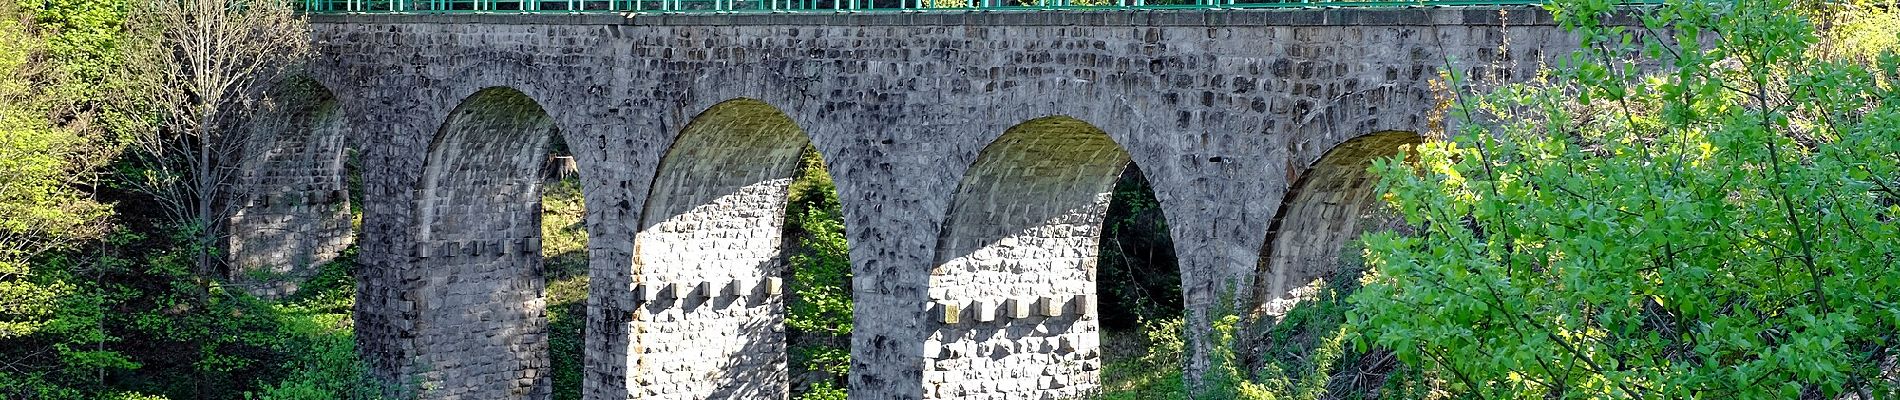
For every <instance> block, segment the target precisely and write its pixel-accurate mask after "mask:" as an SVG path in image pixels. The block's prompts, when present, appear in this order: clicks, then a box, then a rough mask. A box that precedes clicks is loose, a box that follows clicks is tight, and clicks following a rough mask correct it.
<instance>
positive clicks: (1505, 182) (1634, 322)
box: [1351, 0, 1900, 398]
mask: <svg viewBox="0 0 1900 400" xmlns="http://www.w3.org/2000/svg"><path fill="white" fill-rule="evenodd" d="M1610 3H1611V2H1607V1H1596V0H1592V1H1565V2H1560V3H1559V4H1557V5H1554V6H1553V10H1554V12H1555V14H1556V17H1557V19H1558V21H1560V22H1561V23H1562V24H1563V25H1564V26H1565V27H1567V28H1571V29H1573V30H1574V31H1575V32H1576V33H1577V34H1579V37H1581V38H1583V41H1582V43H1583V45H1584V47H1585V49H1584V50H1582V51H1580V52H1579V53H1577V54H1576V55H1574V56H1572V57H1571V58H1569V59H1568V60H1566V62H1565V64H1564V65H1563V67H1562V68H1560V69H1558V70H1556V71H1553V73H1554V74H1553V75H1551V76H1550V77H1549V79H1548V80H1545V81H1541V82H1534V83H1531V84H1523V85H1510V86H1504V87H1503V88H1502V89H1500V90H1497V91H1494V92H1491V93H1488V94H1482V95H1461V96H1460V98H1459V99H1458V100H1457V101H1455V104H1454V105H1453V108H1452V111H1453V115H1452V117H1453V119H1454V120H1455V121H1458V122H1460V123H1461V128H1459V129H1457V131H1456V133H1454V134H1452V135H1451V138H1450V139H1449V140H1441V141H1433V142H1428V143H1425V144H1423V145H1420V146H1418V147H1417V148H1416V149H1415V150H1416V155H1417V157H1418V160H1419V162H1418V164H1417V165H1416V166H1412V165H1407V164H1404V163H1403V162H1400V161H1399V160H1385V161H1382V162H1379V163H1378V164H1377V165H1376V166H1375V167H1374V170H1375V171H1376V172H1378V173H1379V174H1380V175H1381V176H1382V182H1381V185H1382V186H1381V187H1382V188H1383V189H1384V190H1385V191H1386V192H1385V193H1386V194H1385V195H1386V199H1387V200H1388V201H1389V202H1390V203H1391V204H1392V205H1393V206H1394V209H1396V210H1398V211H1399V212H1401V213H1403V214H1404V216H1405V218H1406V220H1407V221H1408V222H1409V223H1410V224H1412V225H1415V226H1417V227H1419V228H1420V229H1419V230H1418V231H1417V233H1415V234H1410V235H1402V234H1397V233H1389V232H1388V233H1380V234H1372V235H1368V236H1366V238H1365V240H1366V242H1367V244H1368V246H1369V248H1368V260H1369V262H1370V263H1371V265H1372V266H1373V267H1375V268H1376V273H1375V275H1374V276H1372V277H1371V278H1369V282H1368V283H1367V285H1366V286H1365V287H1364V288H1363V289H1362V290H1361V291H1360V292H1359V293H1358V294H1356V295H1355V296H1353V299H1352V300H1353V303H1354V305H1355V307H1356V309H1355V311H1354V312H1353V313H1352V315H1351V323H1352V324H1354V325H1356V326H1358V327H1360V329H1362V330H1363V331H1364V332H1365V333H1366V337H1365V338H1364V339H1363V340H1361V341H1359V342H1358V345H1359V346H1367V345H1373V344H1376V345H1379V346H1384V347H1388V348H1390V349H1392V350H1393V351H1394V352H1395V353H1396V354H1397V355H1398V356H1399V357H1400V359H1402V360H1404V361H1405V362H1407V363H1409V364H1413V365H1422V366H1424V367H1425V368H1426V369H1428V370H1430V372H1431V373H1432V374H1434V375H1436V376H1442V377H1445V379H1447V380H1449V382H1447V385H1448V386H1447V387H1449V388H1450V389H1452V390H1454V391H1458V392H1462V393H1463V394H1465V395H1466V396H1469V397H1476V398H1528V397H1547V398H1729V397H1734V398H1845V397H1852V398H1882V397H1892V396H1894V395H1895V394H1896V384H1897V383H1896V381H1895V380H1894V378H1893V376H1892V375H1891V373H1892V371H1893V370H1894V369H1893V368H1894V366H1893V365H1892V364H1891V363H1892V361H1891V360H1893V359H1894V356H1895V352H1896V351H1900V265H1897V264H1896V262H1897V261H1896V259H1900V191H1897V190H1900V56H1895V55H1894V54H1893V53H1892V49H1888V50H1887V51H1885V52H1884V53H1882V55H1879V56H1877V57H1871V58H1837V57H1827V56H1823V55H1822V54H1820V53H1819V52H1817V51H1816V49H1817V47H1814V45H1815V44H1816V43H1817V42H1819V41H1820V40H1821V39H1820V38H1821V37H1822V36H1820V35H1819V34H1817V32H1816V28H1815V25H1814V24H1813V23H1812V22H1811V19H1810V17H1809V16H1810V15H1813V14H1814V13H1811V12H1808V11H1805V10H1804V9H1802V8H1800V7H1797V6H1796V5H1795V4H1793V3H1792V2H1791V1H1789V0H1741V1H1726V0H1725V1H1703V0H1687V1H1672V2H1670V3H1668V4H1666V5H1663V6H1660V7H1659V8H1657V9H1655V10H1654V11H1652V12H1649V13H1646V14H1644V15H1642V16H1641V17H1640V23H1641V24H1640V25H1638V26H1612V25H1609V24H1606V23H1604V21H1605V20H1606V18H1607V16H1609V15H1612V14H1613V13H1616V12H1617V10H1616V9H1614V8H1612V7H1611V6H1610ZM1889 10H1891V8H1889ZM1888 12H1891V11H1888ZM1850 25H1851V24H1850ZM1823 33H1825V34H1827V35H1830V36H1833V35H1837V34H1838V32H1823ZM1889 34H1891V33H1889ZM1626 55H1640V57H1644V58H1647V59H1651V60H1660V61H1662V62H1661V63H1660V64H1661V65H1663V66H1664V68H1662V69H1661V70H1660V71H1657V72H1655V73H1648V74H1646V73H1642V71H1641V70H1640V69H1639V68H1638V67H1637V65H1638V63H1637V62H1634V61H1631V60H1626V59H1624V58H1623V56H1626ZM1873 60H1877V61H1873ZM1453 78H1454V80H1456V79H1457V78H1459V77H1453Z"/></svg>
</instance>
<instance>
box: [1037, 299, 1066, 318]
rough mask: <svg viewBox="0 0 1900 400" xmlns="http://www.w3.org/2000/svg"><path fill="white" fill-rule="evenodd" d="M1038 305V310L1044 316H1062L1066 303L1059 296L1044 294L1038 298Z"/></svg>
mask: <svg viewBox="0 0 1900 400" xmlns="http://www.w3.org/2000/svg"><path fill="white" fill-rule="evenodd" d="M1036 305H1037V307H1036V308H1037V310H1038V311H1039V312H1040V313H1041V314H1042V316H1044V317H1060V316H1062V310H1063V307H1062V306H1063V305H1065V303H1064V302H1063V301H1062V299H1061V298H1058V297H1053V296H1043V297H1041V298H1039V299H1037V303H1036Z"/></svg>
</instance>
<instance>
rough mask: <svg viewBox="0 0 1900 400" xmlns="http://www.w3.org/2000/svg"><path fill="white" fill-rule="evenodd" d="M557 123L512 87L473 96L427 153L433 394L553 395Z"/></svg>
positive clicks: (425, 257) (426, 263)
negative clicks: (550, 287)
mask: <svg viewBox="0 0 1900 400" xmlns="http://www.w3.org/2000/svg"><path fill="white" fill-rule="evenodd" d="M558 134H559V133H558V132H557V130H556V128H555V125H554V122H553V119H552V118H550V117H549V116H548V114H547V113H546V112H545V111H544V110H543V109H542V108H541V106H540V105H539V104H537V103H535V101H534V100H532V99H530V98H529V97H528V96H527V95H525V94H523V93H521V92H519V91H516V90H514V89H509V88H500V87H495V88H487V89H482V90H480V91H477V92H475V94H473V95H470V96H469V97H468V98H467V99H465V100H463V102H462V103H461V104H460V105H458V106H457V107H456V108H455V110H454V111H452V112H451V113H450V114H449V117H448V119H447V120H446V121H445V122H444V123H443V125H442V128H441V129H440V130H439V131H438V132H437V133H436V134H435V137H434V139H433V141H432V142H431V143H430V145H429V154H428V158H427V160H426V161H425V164H424V169H423V174H422V176H421V179H420V180H419V182H418V183H417V188H416V193H415V204H416V209H415V214H414V215H415V221H416V225H415V232H414V234H413V236H412V237H413V238H414V240H415V243H414V245H415V249H414V250H413V254H412V255H413V256H414V259H415V260H416V261H415V264H416V265H415V266H414V267H413V268H416V269H417V271H418V272H419V273H418V275H419V279H420V280H421V284H420V287H419V288H418V289H417V291H418V294H417V295H416V296H415V300H414V301H415V303H416V304H415V309H416V310H418V314H419V315H418V316H417V322H416V324H417V327H416V331H418V332H421V333H420V334H419V337H418V338H416V341H417V343H416V347H417V357H416V360H415V363H416V364H417V365H416V366H415V367H416V370H418V371H420V372H419V373H420V375H421V376H420V377H419V378H420V379H419V380H420V381H421V382H420V385H421V386H422V387H424V388H429V387H434V388H436V389H435V390H433V391H430V392H428V394H429V395H430V396H431V397H442V398H457V397H474V398H497V399H503V398H546V397H547V396H548V393H549V392H550V379H549V376H550V374H549V373H548V372H550V371H549V360H548V329H547V318H546V299H545V298H544V297H542V292H543V288H544V285H545V280H544V279H545V276H544V259H543V257H542V251H543V242H542V239H543V238H542V220H541V218H542V193H541V190H542V184H543V180H542V179H541V176H542V175H541V171H542V168H543V166H544V165H545V164H546V161H547V152H548V148H549V144H550V143H551V142H553V141H554V139H553V138H554V137H555V136H556V135H558Z"/></svg>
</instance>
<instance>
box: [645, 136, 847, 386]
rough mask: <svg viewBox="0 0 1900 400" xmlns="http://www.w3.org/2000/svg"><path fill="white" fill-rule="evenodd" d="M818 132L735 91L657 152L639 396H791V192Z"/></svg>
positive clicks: (649, 211)
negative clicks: (787, 291)
mask: <svg viewBox="0 0 1900 400" xmlns="http://www.w3.org/2000/svg"><path fill="white" fill-rule="evenodd" d="M809 143H810V141H809V140H808V139H807V138H806V137H805V134H804V133H803V131H801V130H800V129H799V128H798V126H797V125H796V124H795V123H793V122H792V120H791V119H790V118H788V117H786V116H785V114H784V113H782V112H779V110H778V109H776V108H773V107H772V106H771V105H768V104H766V103H763V102H760V101H757V100H751V99H737V100H730V101H726V102H723V103H719V104H718V105H714V106H713V107H712V108H710V109H708V110H706V111H705V112H704V113H701V114H700V115H699V116H697V117H695V118H694V119H693V121H692V122H691V123H689V124H687V125H686V128H685V129H684V130H683V131H682V132H681V133H680V136H679V138H678V139H677V141H675V142H674V144H673V147H672V149H671V150H669V151H668V152H667V154H666V156H665V158H664V159H662V160H661V162H660V169H659V172H658V174H657V176H655V178H654V181H653V188H652V191H651V192H650V195H649V197H648V199H647V202H646V211H645V212H644V213H643V214H642V217H641V219H642V221H641V224H640V231H639V233H638V234H637V236H636V237H635V239H634V260H633V268H634V274H633V276H634V278H633V282H634V285H635V287H633V288H631V289H632V290H633V291H634V293H635V301H636V303H638V304H637V306H636V311H635V312H634V315H633V321H632V326H630V327H629V331H630V332H633V333H632V335H633V336H634V337H632V338H629V340H632V341H633V345H632V346H629V356H628V357H629V358H630V359H629V360H628V364H629V365H628V370H629V371H632V372H631V373H629V374H628V377H627V379H628V382H626V384H627V387H628V390H629V391H632V392H633V394H634V395H635V397H640V396H646V397H651V398H695V399H704V398H712V399H783V398H785V397H786V396H788V393H789V392H788V390H789V386H788V385H789V380H788V379H789V378H788V376H789V375H788V374H787V372H786V361H787V360H786V349H785V296H783V295H782V293H783V282H782V281H780V280H779V279H778V277H779V276H781V275H782V274H783V273H784V271H785V268H786V265H785V261H784V258H783V257H781V256H780V251H781V248H780V247H781V238H780V236H782V229H781V228H782V227H783V226H784V222H785V199H786V192H787V189H788V186H789V185H790V183H791V181H792V177H793V174H794V173H795V172H796V170H797V166H798V161H799V155H800V152H801V151H803V150H804V149H805V147H807V146H808V145H809Z"/></svg>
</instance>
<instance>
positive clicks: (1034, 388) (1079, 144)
mask: <svg viewBox="0 0 1900 400" xmlns="http://www.w3.org/2000/svg"><path fill="white" fill-rule="evenodd" d="M1129 163H1130V156H1129V154H1128V152H1127V151H1125V150H1123V149H1122V148H1121V146H1120V145H1119V144H1116V143H1115V141H1114V140H1113V139H1110V138H1109V136H1108V134H1107V133H1105V132H1103V131H1102V130H1101V129H1099V128H1096V127H1094V126H1092V125H1090V124H1088V123H1086V122H1083V121H1079V120H1076V119H1074V118H1069V117H1065V116H1054V117H1044V118H1038V119H1034V120H1030V121H1026V122H1023V123H1021V124H1018V125H1016V126H1014V127H1011V128H1009V129H1008V130H1006V131H1005V132H1004V133H1003V135H1002V136H1000V137H998V138H997V139H996V140H995V141H994V142H992V143H991V144H990V145H989V146H988V147H986V148H984V150H983V151H982V153H980V154H979V155H978V156H977V159H976V161H975V162H974V163H973V164H971V166H970V169H969V170H968V171H967V172H966V173H965V175H964V177H963V179H962V181H961V183H960V184H959V187H958V189H957V194H956V198H955V200H954V201H953V203H952V205H951V207H950V214H949V216H948V218H946V220H945V225H944V229H943V233H942V235H941V236H940V237H939V239H938V245H937V248H938V252H937V258H936V266H935V267H934V268H933V269H932V271H931V277H930V290H929V296H930V299H931V302H932V304H931V306H930V307H931V312H930V316H931V320H930V321H929V322H928V324H929V325H928V326H929V327H931V333H930V334H929V336H928V337H927V338H926V341H925V343H924V349H923V352H924V358H925V364H926V365H925V366H924V370H925V371H928V372H926V374H925V382H924V391H925V397H928V398H988V397H993V396H999V395H1013V394H1028V393H1041V394H1043V395H1044V396H1045V397H1047V396H1051V395H1052V396H1053V397H1055V398H1066V397H1074V396H1078V395H1081V394H1084V393H1088V392H1090V391H1093V390H1095V389H1096V388H1098V387H1099V385H1100V377H1099V376H1098V371H1099V370H1100V369H1101V352H1100V338H1099V336H1098V335H1099V334H1100V326H1099V325H1100V322H1099V321H1100V318H1099V316H1098V313H1097V312H1096V310H1097V309H1096V307H1097V298H1096V281H1095V279H1096V263H1097V257H1098V250H1099V247H1100V245H1101V236H1102V224H1103V219H1104V216H1105V214H1106V211H1107V209H1108V207H1109V203H1110V199H1111V198H1112V194H1111V193H1110V191H1111V188H1112V187H1113V185H1114V183H1115V182H1116V180H1117V179H1118V178H1119V177H1120V176H1121V175H1122V172H1123V170H1124V167H1125V166H1127V165H1128V164H1129Z"/></svg>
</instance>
